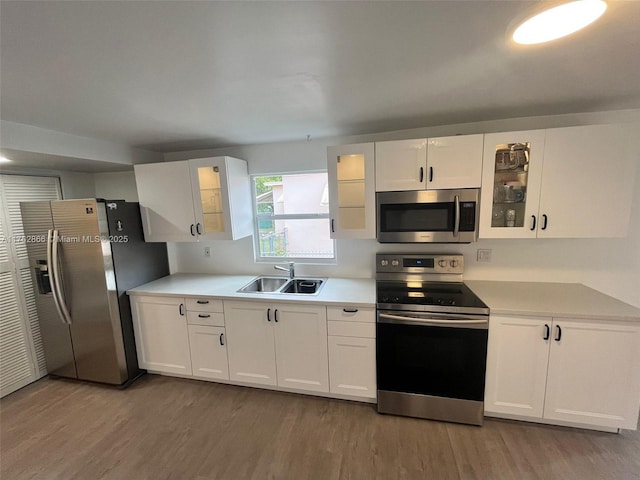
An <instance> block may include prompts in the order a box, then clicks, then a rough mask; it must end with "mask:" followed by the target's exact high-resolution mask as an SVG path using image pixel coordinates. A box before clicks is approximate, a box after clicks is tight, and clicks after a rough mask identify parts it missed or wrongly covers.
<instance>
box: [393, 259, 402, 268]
mask: <svg viewBox="0 0 640 480" xmlns="http://www.w3.org/2000/svg"><path fill="white" fill-rule="evenodd" d="M391 265H393V266H394V267H397V266H398V265H400V262H399V261H398V260H391Z"/></svg>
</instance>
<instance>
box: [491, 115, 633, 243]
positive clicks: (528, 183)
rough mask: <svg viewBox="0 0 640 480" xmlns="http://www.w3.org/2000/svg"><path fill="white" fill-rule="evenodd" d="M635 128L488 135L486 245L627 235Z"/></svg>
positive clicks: (576, 129) (592, 127)
mask: <svg viewBox="0 0 640 480" xmlns="http://www.w3.org/2000/svg"><path fill="white" fill-rule="evenodd" d="M633 127H634V125H589V126H581V127H566V128H552V129H548V130H544V131H543V130H536V131H531V132H513V133H495V134H488V135H485V142H484V167H483V174H482V197H481V209H480V233H479V236H480V238H536V237H538V238H590V237H624V236H626V235H627V230H628V226H629V219H630V215H631V204H632V198H633V188H634V185H635V175H636V169H637V165H638V163H639V159H640V153H639V151H640V146H639V139H638V135H637V132H636V131H634V128H633ZM635 127H636V129H637V125H635Z"/></svg>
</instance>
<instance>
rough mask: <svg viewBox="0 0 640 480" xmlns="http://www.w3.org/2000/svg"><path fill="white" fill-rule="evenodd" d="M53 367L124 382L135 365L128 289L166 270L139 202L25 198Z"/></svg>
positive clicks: (162, 247) (54, 371) (66, 373)
mask: <svg viewBox="0 0 640 480" xmlns="http://www.w3.org/2000/svg"><path fill="white" fill-rule="evenodd" d="M20 209H21V211H22V223H23V226H24V233H25V239H26V242H27V252H28V255H29V265H30V267H31V273H32V276H33V285H34V290H35V297H36V307H37V310H38V317H39V321H40V333H41V336H42V342H43V347H44V352H45V357H46V362H47V370H48V372H49V374H51V375H55V376H60V377H67V378H77V379H80V380H89V381H93V382H101V383H107V384H112V385H126V384H128V383H130V382H131V381H133V380H134V379H135V378H136V377H137V376H138V375H139V374H140V373H142V371H141V370H140V368H139V367H138V361H137V356H136V345H135V340H134V336H133V325H132V321H131V307H130V304H129V298H128V296H127V295H126V293H125V292H126V291H127V290H128V289H131V288H134V287H136V286H138V285H141V284H143V283H146V282H149V281H151V280H155V279H157V278H160V277H163V276H165V275H168V274H169V265H168V260H167V248H166V244H164V243H145V242H144V237H143V233H142V223H141V220H140V208H139V204H138V203H135V202H124V201H119V200H116V201H105V200H96V199H81V200H58V201H51V202H22V203H21V204H20Z"/></svg>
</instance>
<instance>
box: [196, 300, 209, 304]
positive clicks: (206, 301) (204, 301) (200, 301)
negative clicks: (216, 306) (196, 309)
mask: <svg viewBox="0 0 640 480" xmlns="http://www.w3.org/2000/svg"><path fill="white" fill-rule="evenodd" d="M196 303H199V304H200V305H206V304H208V303H209V300H198V301H197V302H196Z"/></svg>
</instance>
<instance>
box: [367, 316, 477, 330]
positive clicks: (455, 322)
mask: <svg viewBox="0 0 640 480" xmlns="http://www.w3.org/2000/svg"><path fill="white" fill-rule="evenodd" d="M378 318H379V319H384V320H385V321H382V322H380V323H398V324H403V325H424V326H430V327H466V328H489V320H487V319H483V318H472V319H466V318H465V319H444V318H425V317H410V316H404V315H391V314H389V313H378Z"/></svg>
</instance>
